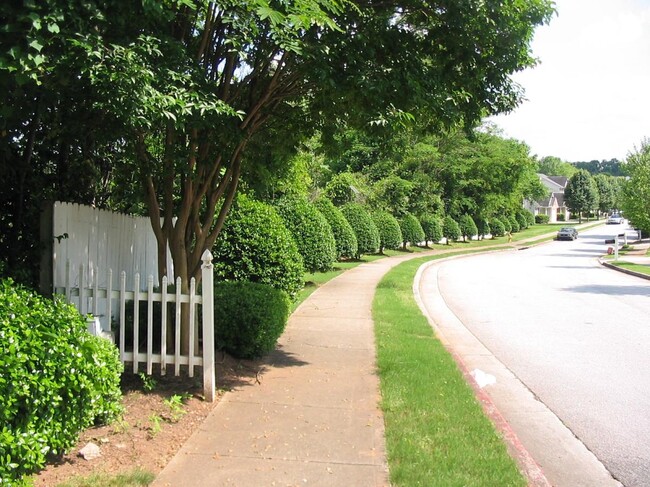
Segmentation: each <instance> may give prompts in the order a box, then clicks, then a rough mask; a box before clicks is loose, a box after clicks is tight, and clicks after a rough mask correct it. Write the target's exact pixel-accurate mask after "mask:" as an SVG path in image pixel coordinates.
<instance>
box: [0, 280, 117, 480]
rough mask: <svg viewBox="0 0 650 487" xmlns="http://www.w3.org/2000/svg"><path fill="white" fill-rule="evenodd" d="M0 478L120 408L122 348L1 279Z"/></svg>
mask: <svg viewBox="0 0 650 487" xmlns="http://www.w3.org/2000/svg"><path fill="white" fill-rule="evenodd" d="M0 357H1V359H0V424H1V425H2V430H1V431H0V479H3V480H6V481H7V482H8V483H9V484H11V483H12V482H17V483H18V482H20V479H21V478H22V477H23V476H24V475H26V474H29V473H31V472H33V471H35V470H37V469H39V468H41V467H42V466H43V465H44V464H45V460H46V456H47V455H49V454H54V455H58V454H61V453H63V452H64V451H66V450H68V449H70V448H71V447H72V446H73V445H74V444H75V442H76V441H77V438H78V435H79V432H81V431H82V430H84V429H86V428H88V427H90V426H92V425H93V424H96V423H100V422H106V421H110V420H112V419H114V418H116V417H117V416H118V415H119V414H120V413H121V398H122V393H121V391H120V375H121V373H122V364H121V362H120V360H119V354H118V350H117V348H116V347H115V346H114V345H113V344H112V343H110V342H109V341H107V340H105V339H103V338H99V337H94V336H92V335H90V334H89V333H88V332H87V325H86V321H85V319H84V318H83V317H82V316H81V315H80V314H79V313H78V311H77V310H76V309H75V308H74V306H72V305H70V304H67V303H65V302H64V301H63V300H61V299H55V300H54V301H52V300H49V299H46V298H43V297H41V296H39V295H37V294H36V293H34V292H32V291H29V290H27V289H25V288H22V287H20V286H16V285H15V284H14V283H13V282H12V281H11V280H9V279H7V280H2V281H0Z"/></svg>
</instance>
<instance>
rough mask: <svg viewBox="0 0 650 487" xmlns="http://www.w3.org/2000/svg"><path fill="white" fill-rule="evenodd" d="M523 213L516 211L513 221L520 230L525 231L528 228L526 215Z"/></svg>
mask: <svg viewBox="0 0 650 487" xmlns="http://www.w3.org/2000/svg"><path fill="white" fill-rule="evenodd" d="M523 211H524V210H521V211H518V212H517V214H516V215H515V220H517V224H518V225H519V229H520V230H525V229H526V228H528V219H527V218H526V215H525V214H524V213H523Z"/></svg>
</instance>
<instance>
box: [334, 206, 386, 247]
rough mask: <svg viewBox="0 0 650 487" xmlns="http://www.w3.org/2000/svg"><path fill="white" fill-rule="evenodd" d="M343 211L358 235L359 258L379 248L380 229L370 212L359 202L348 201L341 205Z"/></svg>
mask: <svg viewBox="0 0 650 487" xmlns="http://www.w3.org/2000/svg"><path fill="white" fill-rule="evenodd" d="M341 212H342V213H343V216H345V219H346V220H347V221H348V223H349V224H350V226H351V227H352V230H354V234H355V235H356V237H357V245H358V247H357V255H356V257H357V258H358V259H360V258H361V255H362V254H373V253H375V252H377V251H378V250H379V244H380V239H379V230H378V229H377V225H375V222H373V221H372V217H371V216H370V213H368V211H367V210H366V209H365V208H364V207H363V206H361V205H360V204H358V203H348V204H347V205H344V206H343V207H341Z"/></svg>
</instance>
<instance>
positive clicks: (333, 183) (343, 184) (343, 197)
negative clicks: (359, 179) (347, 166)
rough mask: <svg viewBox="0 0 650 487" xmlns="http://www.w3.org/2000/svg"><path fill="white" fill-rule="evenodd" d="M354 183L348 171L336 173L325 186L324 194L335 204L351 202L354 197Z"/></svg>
mask: <svg viewBox="0 0 650 487" xmlns="http://www.w3.org/2000/svg"><path fill="white" fill-rule="evenodd" d="M355 184H356V181H355V180H354V176H353V175H352V174H350V173H348V172H343V173H340V174H337V175H336V176H334V177H333V178H332V179H331V180H330V181H329V182H328V183H327V185H326V186H325V195H326V196H327V197H328V198H329V199H330V200H331V201H332V203H334V204H335V205H336V206H343V205H345V204H347V203H352V202H353V201H354V199H355V197H356V195H355V193H354V185H355Z"/></svg>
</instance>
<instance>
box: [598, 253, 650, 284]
mask: <svg viewBox="0 0 650 487" xmlns="http://www.w3.org/2000/svg"><path fill="white" fill-rule="evenodd" d="M598 262H600V265H602V266H605V267H607V268H609V269H613V270H615V271H618V272H622V273H623V274H628V275H630V276H634V277H640V278H641V279H646V280H648V281H650V275H649V274H643V273H641V272H636V271H632V270H630V269H625V268H623V267H619V266H617V265H614V264H611V263H610V262H607V261H606V260H605V259H603V258H602V257H598ZM619 262H625V261H619Z"/></svg>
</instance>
